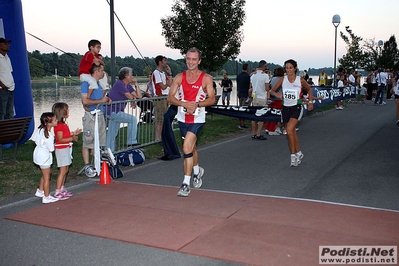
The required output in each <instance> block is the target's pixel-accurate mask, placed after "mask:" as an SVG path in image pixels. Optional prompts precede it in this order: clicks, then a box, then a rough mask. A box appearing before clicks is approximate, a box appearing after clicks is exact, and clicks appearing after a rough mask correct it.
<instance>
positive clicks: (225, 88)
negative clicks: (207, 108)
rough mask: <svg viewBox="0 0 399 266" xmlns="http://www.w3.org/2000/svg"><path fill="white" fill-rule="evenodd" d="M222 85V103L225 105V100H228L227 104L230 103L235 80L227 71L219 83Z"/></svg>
mask: <svg viewBox="0 0 399 266" xmlns="http://www.w3.org/2000/svg"><path fill="white" fill-rule="evenodd" d="M219 85H220V86H221V87H222V104H223V105H225V103H226V102H225V100H226V101H227V106H229V105H230V94H231V91H232V90H233V82H232V81H231V79H229V77H228V75H227V73H224V74H223V79H222V80H221V81H220V84H219Z"/></svg>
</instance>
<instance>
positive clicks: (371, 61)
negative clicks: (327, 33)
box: [338, 26, 399, 71]
mask: <svg viewBox="0 0 399 266" xmlns="http://www.w3.org/2000/svg"><path fill="white" fill-rule="evenodd" d="M345 30H346V33H347V34H348V35H346V34H345V33H343V32H340V35H341V38H342V39H343V40H344V42H345V43H346V45H347V46H346V50H347V53H346V54H345V55H344V56H343V57H342V58H340V59H338V62H339V63H340V64H341V65H340V67H343V68H345V69H347V70H351V69H365V70H369V71H372V70H375V69H377V68H378V67H382V68H392V69H394V70H399V62H398V60H399V51H398V47H397V43H396V38H395V36H394V35H392V36H391V37H390V38H389V40H388V41H385V42H384V45H383V47H382V50H381V51H380V50H379V49H380V48H378V45H377V42H376V41H375V40H374V39H367V40H364V39H363V38H361V37H359V36H356V35H355V34H354V33H353V32H352V30H351V29H350V27H349V26H346V27H345Z"/></svg>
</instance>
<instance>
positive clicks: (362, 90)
mask: <svg viewBox="0 0 399 266" xmlns="http://www.w3.org/2000/svg"><path fill="white" fill-rule="evenodd" d="M360 96H361V97H362V104H365V103H366V97H367V84H363V86H362V87H360Z"/></svg>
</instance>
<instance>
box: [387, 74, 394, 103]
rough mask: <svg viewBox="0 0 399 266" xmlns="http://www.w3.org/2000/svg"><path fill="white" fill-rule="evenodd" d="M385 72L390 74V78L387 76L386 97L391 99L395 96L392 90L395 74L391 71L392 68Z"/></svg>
mask: <svg viewBox="0 0 399 266" xmlns="http://www.w3.org/2000/svg"><path fill="white" fill-rule="evenodd" d="M385 72H386V73H387V75H388V78H387V97H386V99H387V100H390V99H392V98H393V94H392V93H391V91H392V88H393V82H394V78H393V74H392V72H391V69H389V68H387V69H386V70H385Z"/></svg>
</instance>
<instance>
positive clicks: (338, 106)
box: [335, 74, 346, 110]
mask: <svg viewBox="0 0 399 266" xmlns="http://www.w3.org/2000/svg"><path fill="white" fill-rule="evenodd" d="M337 88H338V89H339V90H340V91H341V93H342V92H343V91H344V89H345V88H346V84H345V75H343V74H342V75H340V79H339V81H338V83H337ZM335 109H336V110H343V109H344V107H343V106H342V101H337V103H336V106H335Z"/></svg>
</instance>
